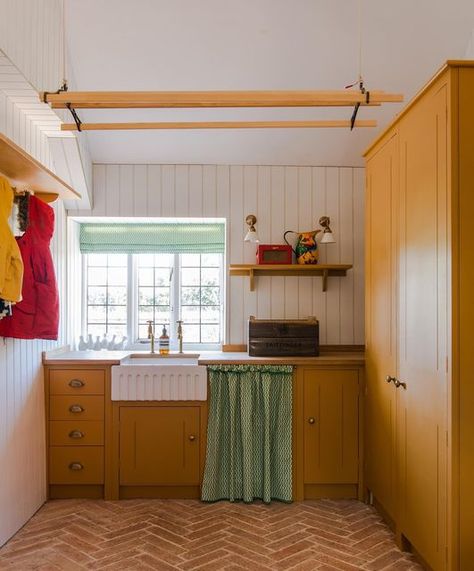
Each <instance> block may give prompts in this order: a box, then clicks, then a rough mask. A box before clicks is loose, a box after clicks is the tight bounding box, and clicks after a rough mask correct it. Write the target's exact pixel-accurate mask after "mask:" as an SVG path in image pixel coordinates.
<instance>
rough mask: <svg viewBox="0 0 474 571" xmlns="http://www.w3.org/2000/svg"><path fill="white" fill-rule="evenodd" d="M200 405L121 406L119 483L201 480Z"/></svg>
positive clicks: (189, 482) (170, 483)
mask: <svg viewBox="0 0 474 571" xmlns="http://www.w3.org/2000/svg"><path fill="white" fill-rule="evenodd" d="M200 410H201V409H200V407H198V406H196V407H192V406H166V407H165V406H150V407H127V406H121V407H120V485H121V486H195V485H199V483H200V444H201V443H200Z"/></svg>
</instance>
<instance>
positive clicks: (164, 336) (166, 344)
mask: <svg viewBox="0 0 474 571" xmlns="http://www.w3.org/2000/svg"><path fill="white" fill-rule="evenodd" d="M158 348H159V351H160V355H168V353H169V352H170V338H169V336H168V333H167V331H166V326H165V325H163V331H162V332H161V335H160V338H159V340H158Z"/></svg>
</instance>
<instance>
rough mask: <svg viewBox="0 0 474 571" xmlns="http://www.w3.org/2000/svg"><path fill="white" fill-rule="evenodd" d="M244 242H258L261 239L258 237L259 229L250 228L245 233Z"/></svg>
mask: <svg viewBox="0 0 474 571" xmlns="http://www.w3.org/2000/svg"><path fill="white" fill-rule="evenodd" d="M244 242H252V243H254V244H258V243H259V242H260V240H259V238H258V234H257V231H256V230H255V229H253V230H252V228H250V229H249V231H248V232H247V234H245V238H244Z"/></svg>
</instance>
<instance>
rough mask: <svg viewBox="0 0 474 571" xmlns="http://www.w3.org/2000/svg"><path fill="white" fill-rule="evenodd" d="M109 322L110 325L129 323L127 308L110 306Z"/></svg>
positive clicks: (124, 306)
mask: <svg viewBox="0 0 474 571" xmlns="http://www.w3.org/2000/svg"><path fill="white" fill-rule="evenodd" d="M108 321H109V322H110V323H127V306H126V305H110V306H109V316H108Z"/></svg>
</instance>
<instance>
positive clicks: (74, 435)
mask: <svg viewBox="0 0 474 571" xmlns="http://www.w3.org/2000/svg"><path fill="white" fill-rule="evenodd" d="M69 438H84V433H83V432H81V431H80V430H71V432H70V433H69Z"/></svg>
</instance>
